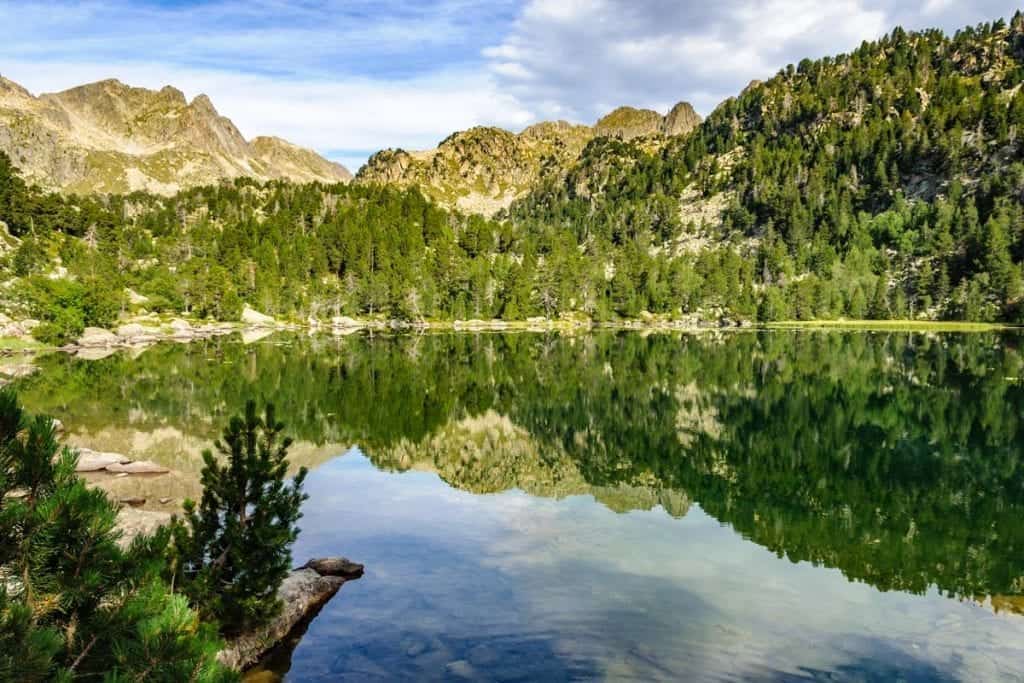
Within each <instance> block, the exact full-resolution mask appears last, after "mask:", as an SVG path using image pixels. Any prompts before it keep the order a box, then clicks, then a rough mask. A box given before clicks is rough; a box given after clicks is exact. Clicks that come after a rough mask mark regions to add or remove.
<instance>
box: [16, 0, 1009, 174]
mask: <svg viewBox="0 0 1024 683" xmlns="http://www.w3.org/2000/svg"><path fill="white" fill-rule="evenodd" d="M1014 9H1015V4H1014V3H1013V2H1008V1H1005V0H975V1H973V2H969V1H963V0H926V1H924V2H896V1H895V0H829V1H828V2H821V1H820V0H717V1H716V2H712V3H709V2H684V1H681V0H494V1H492V2H476V1H473V0H423V1H413V0H376V1H373V0H336V1H330V0H321V1H313V0H303V1H300V2H284V1H283V0H220V1H218V2H198V1H195V0H164V1H157V0H150V1H148V2H145V1H144V2H128V1H126V0H84V1H81V2H66V1H64V2H62V1H57V2H34V1H32V0H27V1H19V2H9V1H6V0H0V74H2V75H4V76H6V77H8V78H10V79H12V80H15V81H17V82H19V83H21V84H22V85H24V86H25V87H27V88H29V89H30V90H31V91H33V92H35V93H40V92H50V91H54V90H60V89H63V88H67V87H71V86H73V85H78V84H80V83H84V82H89V81H94V80H100V79H103V78H112V77H113V78H119V79H120V80H122V81H125V82H126V83H129V84H132V85H140V86H145V87H153V88H156V87H161V86H163V85H166V84H170V85H174V86H175V87H177V88H179V89H181V90H183V91H184V92H185V93H186V95H188V96H190V97H194V96H195V95H198V94H200V93H206V94H208V95H209V96H210V97H211V99H212V100H213V102H214V104H215V105H216V106H217V108H218V110H219V111H220V112H221V113H222V114H224V115H225V116H228V117H230V118H231V119H233V120H234V121H235V123H236V124H238V126H239V128H240V129H241V130H242V132H243V133H244V134H245V135H246V136H248V137H252V136H255V135H279V136H281V137H285V138H287V139H289V140H292V141H293V142H296V143H299V144H302V145H306V146H308V147H312V148H314V149H316V150H318V151H320V152H321V153H324V154H327V155H329V156H331V157H332V158H335V159H338V160H340V161H342V162H343V163H345V164H346V165H348V166H350V167H351V168H352V169H353V170H355V168H357V167H358V166H359V165H360V164H361V163H362V162H363V161H364V160H365V158H366V157H367V156H368V155H369V154H370V153H372V152H373V151H375V150H377V149H380V148H383V147H404V148H407V149H416V148H424V147H431V146H433V145H435V144H436V143H437V142H438V141H439V140H441V139H442V138H444V137H445V136H447V135H448V134H449V133H450V132H451V131H453V130H459V129H464V128H467V127H469V126H472V125H479V124H490V125H499V126H503V127H506V128H510V129H513V130H518V129H520V128H522V127H524V126H526V125H528V124H530V123H533V122H535V121H537V120H544V119H550V118H565V119H569V120H573V121H579V122H584V123H592V122H593V121H594V120H596V119H597V118H598V117H599V116H600V115H601V114H603V113H605V112H607V111H608V110H610V109H612V108H614V107H616V106H618V105H621V104H631V105H634V106H643V107H652V108H655V109H659V110H662V111H664V110H667V109H668V108H669V107H670V106H671V105H672V104H674V103H675V102H677V101H679V100H688V101H690V102H692V103H693V104H694V106H695V107H696V108H697V110H698V111H700V112H701V113H705V114H706V113H707V112H709V111H710V110H711V109H713V108H714V106H715V105H716V104H717V103H718V102H720V101H721V100H722V99H724V98H725V97H728V96H729V95H732V94H735V93H736V92H737V91H738V90H740V89H741V88H742V87H743V86H744V85H746V84H747V83H748V82H749V81H750V80H751V79H754V78H761V79H763V78H767V77H770V76H771V75H772V74H773V73H774V72H775V71H777V70H778V69H779V68H780V67H782V66H785V65H786V64H787V63H789V62H795V61H798V60H799V59H800V58H801V57H804V56H821V55H826V54H834V53H836V52H841V51H846V50H849V49H851V48H852V47H855V46H856V45H857V44H859V42H860V41H861V40H862V39H870V38H874V37H877V36H878V35H881V34H882V33H884V32H886V31H888V30H889V29H890V28H891V27H893V26H895V25H897V24H899V25H903V26H905V27H907V28H924V27H932V26H937V27H940V28H944V29H946V30H949V31H951V30H955V29H956V28H958V27H961V26H963V25H966V24H973V23H977V22H980V21H987V20H992V19H995V18H997V17H1000V16H1003V17H1008V16H1009V15H1010V14H1011V13H1012V12H1013V11H1014Z"/></svg>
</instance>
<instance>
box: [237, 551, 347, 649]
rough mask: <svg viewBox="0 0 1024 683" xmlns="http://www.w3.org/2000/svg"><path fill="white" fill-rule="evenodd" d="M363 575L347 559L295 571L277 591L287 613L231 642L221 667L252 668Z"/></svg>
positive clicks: (329, 560)
mask: <svg viewBox="0 0 1024 683" xmlns="http://www.w3.org/2000/svg"><path fill="white" fill-rule="evenodd" d="M362 575H363V565H361V564H356V563H355V562H349V561H348V560H346V559H345V558H341V557H331V558H324V559H319V560H310V561H309V562H307V563H306V564H304V565H303V566H302V567H300V568H299V569H296V570H294V571H292V573H291V574H289V575H288V576H287V577H286V578H285V580H284V582H283V583H282V584H281V588H280V589H279V590H278V592H277V595H278V597H279V598H280V599H281V601H282V602H283V603H284V609H283V610H282V611H281V614H280V615H278V617H277V618H276V619H274V620H273V621H272V622H271V623H270V624H268V625H267V626H265V627H264V628H261V629H258V630H256V631H254V632H252V633H246V634H244V635H242V636H239V637H238V638H235V639H234V640H231V641H229V642H228V643H227V644H226V647H225V648H224V649H223V650H221V651H220V653H218V655H217V659H218V660H219V661H220V662H221V664H223V665H225V666H229V667H231V668H234V669H245V668H247V667H250V666H252V665H253V664H255V663H256V662H257V661H259V659H260V657H262V656H263V655H264V654H266V653H267V652H268V651H270V650H271V649H272V648H273V647H274V646H275V645H277V644H278V643H280V642H281V641H282V640H284V639H285V637H287V635H288V634H289V633H290V632H291V630H292V629H293V628H295V626H296V625H297V624H298V623H299V622H300V621H302V620H303V619H306V618H307V617H311V616H314V615H315V614H316V613H317V612H318V611H319V610H320V608H321V607H323V605H324V603H326V602H327V601H328V600H330V599H331V598H332V597H334V595H335V594H336V593H337V592H338V590H339V589H340V588H341V587H342V586H343V585H344V584H345V582H346V581H351V580H353V579H358V578H359V577H361V576H362Z"/></svg>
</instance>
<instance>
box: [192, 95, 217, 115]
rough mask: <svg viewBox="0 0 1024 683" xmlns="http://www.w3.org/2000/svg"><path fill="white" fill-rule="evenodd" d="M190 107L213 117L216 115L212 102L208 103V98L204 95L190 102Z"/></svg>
mask: <svg viewBox="0 0 1024 683" xmlns="http://www.w3.org/2000/svg"><path fill="white" fill-rule="evenodd" d="M191 106H192V108H193V109H199V110H201V111H205V112H209V113H211V114H213V115H215V116H217V115H218V114H217V108H216V107H214V106H213V102H212V101H210V98H209V97H208V96H206V95H197V96H196V98H195V99H194V100H192V105H191Z"/></svg>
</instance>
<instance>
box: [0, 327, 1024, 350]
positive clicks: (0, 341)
mask: <svg viewBox="0 0 1024 683" xmlns="http://www.w3.org/2000/svg"><path fill="white" fill-rule="evenodd" d="M359 322H360V323H362V324H360V325H358V326H353V327H351V328H346V329H347V330H349V331H351V332H356V331H360V330H371V331H396V330H394V329H391V328H388V327H387V326H386V325H383V324H381V323H379V322H378V321H359ZM305 327H307V326H305V325H301V324H295V323H289V324H286V325H284V326H282V327H281V328H279V329H278V330H275V331H281V330H286V329H291V330H297V329H303V328H305ZM244 329H245V328H244V327H242V326H239V327H238V330H239V331H241V330H244ZM256 329H262V328H256ZM267 329H268V330H270V329H271V328H267ZM309 329H315V328H309ZM319 329H320V330H321V331H323V332H325V333H329V332H330V329H331V328H330V327H329V326H326V327H321V328H319ZM417 329H418V330H420V331H432V332H549V331H551V332H555V331H584V330H599V329H605V330H635V331H637V332H643V331H656V330H664V331H680V332H688V331H693V332H701V331H714V330H725V331H751V330H834V331H862V332H872V331H875V332H998V331H1008V330H1024V326H1021V325H1009V324H1004V323H981V322H958V321H935V320H783V321H778V322H770V323H758V324H754V325H751V326H749V327H725V328H719V327H714V326H709V327H700V326H686V325H680V324H678V323H675V322H673V321H670V320H621V321H616V322H602V323H597V322H590V321H586V322H584V321H567V320H548V321H544V322H543V323H539V322H528V321H524V320H514V321H501V322H498V321H484V322H482V324H481V322H480V321H472V322H469V321H459V322H454V321H427V322H426V323H425V324H424V325H423V326H422V327H418V328H417V327H411V328H409V331H416V330H417ZM398 331H401V330H398ZM159 341H163V339H161V340H159ZM53 350H56V347H53V346H48V345H46V344H43V343H42V342H38V341H35V340H27V339H19V338H14V337H0V352H2V353H7V354H16V353H24V354H34V353H40V352H44V351H53Z"/></svg>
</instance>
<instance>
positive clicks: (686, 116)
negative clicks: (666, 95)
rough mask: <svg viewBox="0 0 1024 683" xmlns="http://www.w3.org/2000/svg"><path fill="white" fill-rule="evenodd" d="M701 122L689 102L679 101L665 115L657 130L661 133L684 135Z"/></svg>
mask: <svg viewBox="0 0 1024 683" xmlns="http://www.w3.org/2000/svg"><path fill="white" fill-rule="evenodd" d="M700 123H701V118H700V114H698V113H697V112H696V111H694V109H693V105H691V104H690V103H689V102H680V103H678V104H677V105H676V106H674V107H672V109H671V110H670V111H669V112H668V114H666V115H665V118H664V119H662V121H661V126H660V128H659V132H660V133H661V134H662V135H667V136H673V135H686V134H687V133H689V132H690V131H691V130H693V129H694V128H696V127H697V126H699V125H700Z"/></svg>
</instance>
